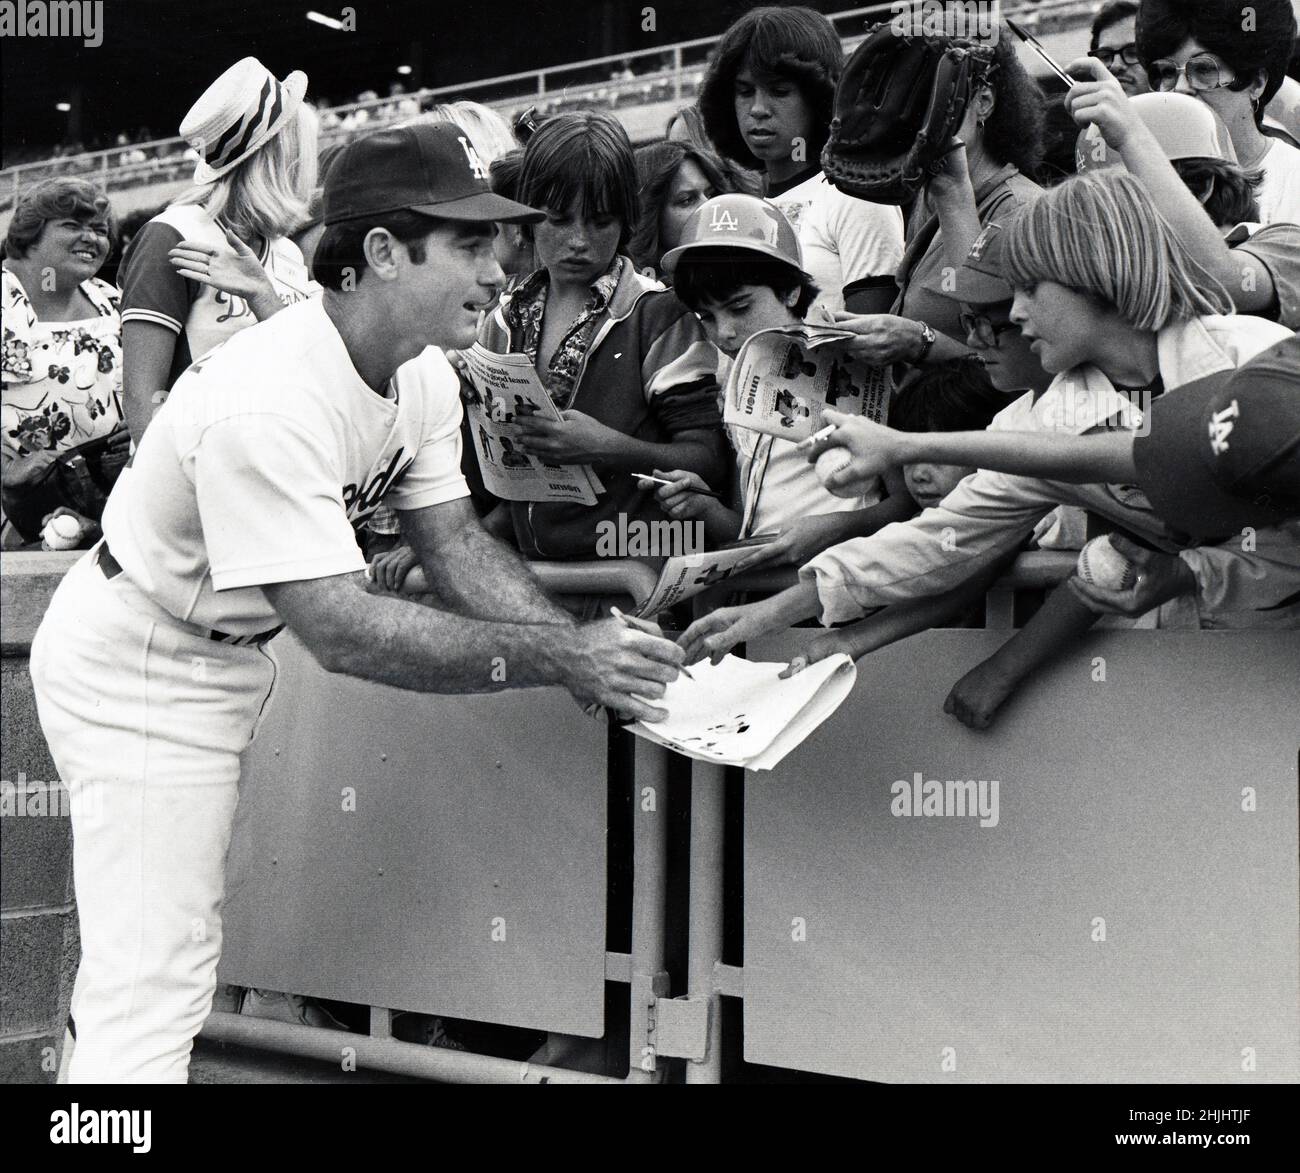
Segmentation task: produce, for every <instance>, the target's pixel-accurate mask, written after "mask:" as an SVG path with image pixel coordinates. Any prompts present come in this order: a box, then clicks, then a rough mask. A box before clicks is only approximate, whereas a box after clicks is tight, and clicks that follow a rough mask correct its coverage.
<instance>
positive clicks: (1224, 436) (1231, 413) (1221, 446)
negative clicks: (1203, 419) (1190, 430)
mask: <svg viewBox="0 0 1300 1173" xmlns="http://www.w3.org/2000/svg"><path fill="white" fill-rule="evenodd" d="M1240 415H1241V411H1240V409H1239V408H1238V407H1237V401H1236V400H1235V399H1234V400H1233V401H1232V402H1231V403H1230V404H1228V406H1227V407H1225V408H1224V409H1223V410H1222V411H1216V412H1214V413H1213V414H1212V415H1211V416H1210V424H1209V432H1210V451H1211V452H1213V453H1214V455H1215V456H1222V455H1223V454H1224V453H1225V452H1227V451H1228V437H1229V436H1230V435H1232V427H1233V425H1232V421H1233V420H1235V419H1237V418H1238V416H1240Z"/></svg>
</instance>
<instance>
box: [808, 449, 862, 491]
mask: <svg viewBox="0 0 1300 1173" xmlns="http://www.w3.org/2000/svg"><path fill="white" fill-rule="evenodd" d="M852 459H853V457H852V456H850V455H849V450H848V449H847V448H827V449H826V451H825V452H823V453H822V454H821V455H820V456H819V457H817V465H816V467H817V479H818V480H820V481H821V483H822V484H823V485H825V484H826V482H827V481H828V480H830V478H831V477H832V475H834V474H835V473H837V472H839V470H840V469H842V468H844V467H846V466H847V465H848V463H849V462H850V461H851V460H852Z"/></svg>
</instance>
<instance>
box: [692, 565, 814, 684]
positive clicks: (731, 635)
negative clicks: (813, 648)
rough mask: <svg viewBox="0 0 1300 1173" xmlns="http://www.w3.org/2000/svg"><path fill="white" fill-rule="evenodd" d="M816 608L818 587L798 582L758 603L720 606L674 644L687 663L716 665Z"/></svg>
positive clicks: (811, 614) (807, 617)
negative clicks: (748, 642) (744, 645)
mask: <svg viewBox="0 0 1300 1173" xmlns="http://www.w3.org/2000/svg"><path fill="white" fill-rule="evenodd" d="M819 609H820V605H819V604H818V601H817V584H816V583H815V582H801V583H799V584H798V585H796V586H792V587H790V588H789V589H788V590H784V591H782V592H781V593H780V594H779V595H773V596H772V597H771V598H770V599H764V600H763V601H762V602H761V603H750V604H749V605H748V606H744V607H719V608H718V610H716V611H713V612H711V613H710V614H708V615H706V616H704V618H703V619H697V620H696V621H695V622H694V623H692V624H691V625H690V627H688V628H687V629H686V630H685V631H684V632H682V634H681V636H680V638H679V639H678V640H677V642H678V643H679V644H680V645H681V646H682V648H683V650H684V651H685V652H686V663H687V664H694V663H696V662H697V661H699V660H702V659H704V657H705V656H708V657H709V659H710V660H711V661H712V662H713V663H715V664H716V663H718V661H719V660H721V659H722V657H723V656H725V655H726V654H727V652H729V651H730V650H731V649H732V648H734V647H735V646H736V645H737V644H738V643H744V641H745V640H749V639H753V638H754V637H755V636H759V635H764V634H766V633H767V632H769V631H780V630H781V629H782V628H786V627H790V626H792V625H793V624H795V623H798V622H800V621H801V620H804V619H811V618H812V617H813V616H814V615H816V614H817V612H818V610H819Z"/></svg>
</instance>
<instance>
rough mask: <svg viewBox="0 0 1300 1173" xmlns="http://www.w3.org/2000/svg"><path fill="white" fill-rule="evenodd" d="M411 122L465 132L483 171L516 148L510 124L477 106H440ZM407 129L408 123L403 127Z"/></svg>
mask: <svg viewBox="0 0 1300 1173" xmlns="http://www.w3.org/2000/svg"><path fill="white" fill-rule="evenodd" d="M411 122H453V123H455V124H456V125H457V126H459V127H460V128H461V130H463V131H464V132H465V136H466V138H468V139H469V142H470V146H472V147H473V148H474V151H475V153H476V154H477V155H478V157H479V158H480V159H481V160H482V161H483V165H484V166H485V167H487V166H491V165H492V163H493V162H494V161H495V160H497V159H499V158H501V156H502V155H504V154H506V152H508V151H513V150H515V149H516V148H517V147H519V146H520V142H519V140H518V139H517V138H515V135H514V131H512V130H511V129H510V124H509V123H508V122H507V121H506V120H505V119H504V118H503V117H502V116H501V115H500V114H498V113H497V112H496V111H495V110H493V109H492V107H491V106H484V105H483V104H482V103H481V102H440V103H439V104H438V105H437V106H433V107H431V108H430V109H428V110H426V111H425V112H424V113H423V114H421V115H420V117H419V118H412V119H411ZM407 125H408V126H409V125H410V123H407Z"/></svg>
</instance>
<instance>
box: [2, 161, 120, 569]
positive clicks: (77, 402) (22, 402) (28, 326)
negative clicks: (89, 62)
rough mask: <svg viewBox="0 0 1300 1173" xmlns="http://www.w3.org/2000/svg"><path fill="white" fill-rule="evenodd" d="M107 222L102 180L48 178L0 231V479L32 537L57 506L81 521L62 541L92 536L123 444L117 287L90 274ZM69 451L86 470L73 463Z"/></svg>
mask: <svg viewBox="0 0 1300 1173" xmlns="http://www.w3.org/2000/svg"><path fill="white" fill-rule="evenodd" d="M113 231H114V221H113V213H112V209H111V208H110V206H109V202H108V198H107V197H106V196H105V195H104V193H103V192H102V191H101V190H100V189H99V188H98V187H96V186H95V185H94V184H92V183H89V182H87V181H86V180H83V179H48V180H46V181H45V182H44V183H40V184H37V185H36V186H35V187H32V188H29V189H28V190H27V191H25V192H24V193H23V194H22V196H21V197H20V198H19V200H18V205H17V207H16V208H15V209H14V214H13V219H12V220H11V221H10V224H9V231H8V233H7V235H6V237H5V243H4V276H3V293H2V294H0V299H2V301H3V317H4V360H3V396H2V398H0V481H2V483H3V491H4V510H5V515H6V517H7V518H8V519H9V521H10V522H11V523H12V524H13V526H14V529H15V530H16V531H17V533H18V536H19V537H20V538H21V539H22V540H23V541H24V542H35V541H38V540H40V538H41V529H42V526H43V525H44V523H45V519H46V517H47V515H48V514H50V513H52V512H54V511H56V510H58V511H60V512H73V513H75V514H76V515H77V518H78V523H77V524H78V527H79V529H80V533H79V535H78V536H77V537H76V538H75V539H74V538H73V537H72V536H71V534H69V535H68V536H67V537H66V538H64V539H62V540H61V541H60V545H61V546H62V547H63V548H72V547H74V546H82V545H87V544H89V542H90V541H91V540H92V539H93V538H94V537H95V536H96V535H97V532H98V525H97V523H98V521H99V516H100V513H101V512H102V510H103V503H104V499H105V498H106V496H107V493H108V489H109V488H110V487H111V485H112V482H113V480H114V479H115V478H116V476H117V473H118V472H120V471H121V468H122V465H123V464H124V463H125V460H126V445H125V444H121V445H119V446H118V448H119V449H120V451H118V452H117V454H116V456H114V455H112V454H111V453H108V452H106V451H105V449H107V448H108V447H110V446H111V441H110V438H111V437H113V436H114V435H115V434H117V433H120V432H121V429H122V426H123V424H122V418H123V417H122V398H121V392H122V321H121V316H120V313H119V293H118V291H117V289H116V288H115V287H114V286H112V285H110V284H108V282H106V281H101V280H100V279H99V278H98V277H97V276H96V274H97V273H98V272H99V270H100V269H101V268H102V267H103V264H104V262H105V261H106V260H107V259H108V254H109V249H110V247H111V244H112V239H113ZM77 455H81V456H82V457H83V459H82V460H81V461H80V462H79V463H77V464H76V465H75V468H76V469H77V470H79V471H80V470H84V472H85V476H84V477H80V476H78V475H77V474H75V473H73V471H72V469H73V467H74V465H73V464H72V463H71V462H72V460H73V458H75V457H76V456H77ZM70 478H71V479H70ZM77 486H81V491H75V490H76V488H77ZM69 528H71V527H69ZM64 543H66V545H65V544H64Z"/></svg>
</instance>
